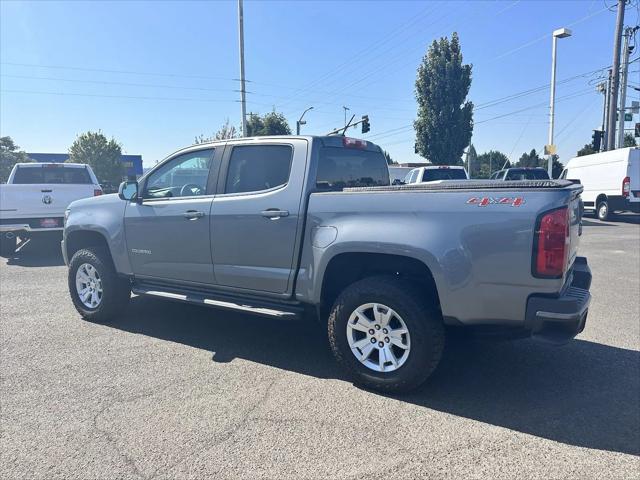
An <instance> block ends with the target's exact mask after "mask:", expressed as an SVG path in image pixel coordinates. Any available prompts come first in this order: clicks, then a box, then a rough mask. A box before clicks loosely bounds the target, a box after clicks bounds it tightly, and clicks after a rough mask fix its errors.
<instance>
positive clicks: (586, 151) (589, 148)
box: [576, 143, 596, 157]
mask: <svg viewBox="0 0 640 480" xmlns="http://www.w3.org/2000/svg"><path fill="white" fill-rule="evenodd" d="M592 153H596V151H595V150H594V149H593V146H592V145H591V144H590V143H585V145H584V147H582V148H581V149H580V150H578V153H577V154H576V156H577V157H583V156H585V155H591V154H592Z"/></svg>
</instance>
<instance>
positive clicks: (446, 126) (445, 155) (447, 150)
mask: <svg viewBox="0 0 640 480" xmlns="http://www.w3.org/2000/svg"><path fill="white" fill-rule="evenodd" d="M470 86H471V65H463V64H462V53H461V51H460V41H459V39H458V34H457V33H456V32H454V33H453V35H452V36H451V40H449V39H448V38H446V37H443V38H441V39H440V40H439V41H435V40H434V41H433V43H432V44H431V46H430V47H429V50H428V51H427V54H426V55H425V56H424V58H423V59H422V63H421V64H420V66H419V67H418V76H417V79H416V89H415V94H416V100H417V102H418V118H417V120H416V121H415V122H414V124H413V125H414V128H415V130H416V153H418V154H420V155H421V156H422V157H424V158H426V159H427V160H430V161H431V162H432V163H434V164H437V165H460V164H461V163H462V162H461V156H462V152H463V151H464V149H465V147H466V146H467V145H469V141H470V140H471V132H472V131H473V103H471V102H469V101H465V99H466V97H467V94H468V93H469V87H470Z"/></svg>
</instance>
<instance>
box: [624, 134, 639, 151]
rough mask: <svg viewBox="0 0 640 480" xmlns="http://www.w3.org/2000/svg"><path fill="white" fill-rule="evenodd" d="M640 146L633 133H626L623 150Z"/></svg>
mask: <svg viewBox="0 0 640 480" xmlns="http://www.w3.org/2000/svg"><path fill="white" fill-rule="evenodd" d="M636 146H638V144H637V143H636V137H634V136H633V133H625V134H624V141H623V143H622V148H627V147H636Z"/></svg>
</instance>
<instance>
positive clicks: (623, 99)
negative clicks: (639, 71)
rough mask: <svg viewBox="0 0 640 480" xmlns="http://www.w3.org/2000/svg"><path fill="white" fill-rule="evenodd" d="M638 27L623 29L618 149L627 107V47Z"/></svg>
mask: <svg viewBox="0 0 640 480" xmlns="http://www.w3.org/2000/svg"><path fill="white" fill-rule="evenodd" d="M637 28H638V27H633V28H632V27H627V28H625V29H624V47H623V48H622V78H621V80H620V113H619V119H618V148H622V147H623V146H624V113H625V110H626V106H627V76H628V73H629V54H630V53H631V51H632V50H633V47H631V46H629V39H630V38H631V37H632V36H633V34H634V33H635V31H636V29H637Z"/></svg>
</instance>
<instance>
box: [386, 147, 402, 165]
mask: <svg viewBox="0 0 640 480" xmlns="http://www.w3.org/2000/svg"><path fill="white" fill-rule="evenodd" d="M382 154H383V155H384V158H385V159H386V160H387V165H397V164H398V163H397V162H394V161H393V158H391V155H390V154H389V152H387V151H386V150H383V151H382Z"/></svg>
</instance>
